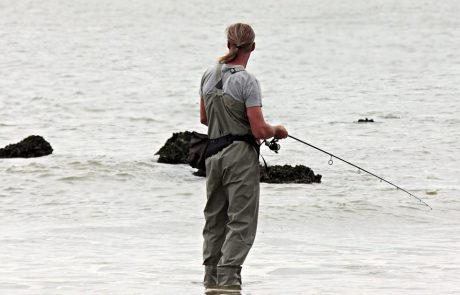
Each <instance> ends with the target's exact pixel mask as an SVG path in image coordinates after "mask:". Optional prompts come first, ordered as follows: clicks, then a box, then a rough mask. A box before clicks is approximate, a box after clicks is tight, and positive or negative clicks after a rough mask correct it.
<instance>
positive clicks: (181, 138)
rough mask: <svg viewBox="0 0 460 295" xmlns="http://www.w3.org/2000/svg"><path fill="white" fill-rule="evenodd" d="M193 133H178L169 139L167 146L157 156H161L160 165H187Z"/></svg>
mask: <svg viewBox="0 0 460 295" xmlns="http://www.w3.org/2000/svg"><path fill="white" fill-rule="evenodd" d="M191 136H192V133H191V132H188V131H185V132H177V133H173V136H172V137H171V138H169V139H168V140H167V141H166V143H165V145H164V146H162V147H161V148H160V150H159V151H158V152H156V153H155V155H159V156H160V157H159V158H158V162H159V163H166V164H187V156H188V146H189V143H190V137H191Z"/></svg>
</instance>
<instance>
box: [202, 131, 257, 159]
mask: <svg viewBox="0 0 460 295" xmlns="http://www.w3.org/2000/svg"><path fill="white" fill-rule="evenodd" d="M234 141H244V142H247V143H249V144H250V145H252V146H253V147H254V148H255V149H256V152H257V157H258V156H259V152H260V146H259V144H258V143H257V141H256V138H255V137H254V136H253V135H250V134H246V135H232V134H228V135H225V136H222V137H219V138H215V139H209V141H208V147H207V149H206V158H208V157H211V156H213V155H215V154H217V153H218V152H220V151H221V150H223V149H224V148H226V147H228V146H229V145H231V144H232V143H233V142H234Z"/></svg>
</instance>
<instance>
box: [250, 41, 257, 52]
mask: <svg viewBox="0 0 460 295" xmlns="http://www.w3.org/2000/svg"><path fill="white" fill-rule="evenodd" d="M254 49H256V42H254V43H252V46H251V51H254Z"/></svg>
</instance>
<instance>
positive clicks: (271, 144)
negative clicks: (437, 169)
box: [265, 135, 433, 210]
mask: <svg viewBox="0 0 460 295" xmlns="http://www.w3.org/2000/svg"><path fill="white" fill-rule="evenodd" d="M288 137H290V138H292V139H294V140H297V141H298V142H300V143H303V144H305V145H307V146H309V147H312V148H314V149H317V150H318V151H321V152H323V153H325V154H327V155H329V156H331V158H330V159H329V161H328V164H329V165H332V164H334V161H333V158H336V159H338V160H340V161H342V162H344V163H347V164H348V165H351V166H353V167H355V168H358V169H359V171H364V172H366V173H367V174H369V175H372V176H374V177H377V178H378V179H380V181H384V182H386V183H388V184H389V185H392V186H394V187H396V188H397V189H398V190H401V191H403V192H405V193H406V194H408V195H409V196H411V197H414V198H415V199H417V200H418V201H419V202H421V203H422V204H424V205H425V206H427V207H428V208H430V210H433V208H431V206H430V205H428V204H427V203H425V202H424V201H423V200H422V199H421V198H419V197H417V196H416V195H414V194H413V193H411V192H409V191H407V190H405V189H403V188H402V187H400V186H398V185H396V184H394V183H392V182H390V181H388V180H386V179H385V178H383V177H380V176H378V175H376V174H374V173H372V172H369V171H367V170H366V169H363V168H361V167H359V166H358V165H355V164H353V163H350V162H348V161H347V160H344V159H342V158H340V157H337V156H336V155H334V154H331V153H329V152H327V151H325V150H323V149H320V148H319V147H316V146H314V145H312V144H309V143H308V142H305V141H303V140H301V139H298V138H297V137H294V136H291V135H288ZM277 142H278V139H273V140H272V141H271V142H269V143H268V142H266V143H265V144H266V145H267V146H268V147H269V148H270V150H272V151H275V152H278V150H279V149H280V145H279V144H278V143H277Z"/></svg>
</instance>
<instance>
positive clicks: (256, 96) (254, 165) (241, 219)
mask: <svg viewBox="0 0 460 295" xmlns="http://www.w3.org/2000/svg"><path fill="white" fill-rule="evenodd" d="M226 33H227V47H228V49H229V52H228V53H227V54H226V55H224V56H222V57H221V58H220V59H219V63H218V64H217V65H214V66H212V67H210V68H209V69H207V70H206V72H205V73H204V75H203V78H202V80H201V87H200V96H201V102H200V120H201V123H203V124H204V125H206V126H208V136H209V139H210V140H209V145H208V148H207V153H206V157H207V159H206V190H207V203H206V207H205V209H204V215H205V218H206V223H205V226H204V229H203V237H204V245H203V265H204V266H205V276H204V285H205V287H207V288H209V289H211V288H218V289H229V290H241V265H242V264H243V262H244V260H245V259H246V256H247V255H248V252H249V250H250V248H251V246H252V244H253V242H254V238H255V235H256V229H257V218H258V211H259V177H260V174H259V145H258V143H257V142H258V139H268V138H271V137H275V138H278V139H282V138H286V137H287V136H288V132H287V131H286V129H285V128H284V126H282V125H277V126H272V125H270V124H268V123H266V122H265V120H264V116H263V113H262V100H261V92H260V86H259V82H258V81H257V79H256V78H255V77H254V76H253V75H251V74H249V73H248V72H247V71H246V70H245V68H246V65H247V63H248V60H249V57H250V56H251V53H252V52H253V51H254V49H255V43H254V39H255V34H254V31H253V30H252V28H251V27H250V26H249V25H247V24H242V23H236V24H233V25H230V26H229V27H228V28H227V30H226Z"/></svg>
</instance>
